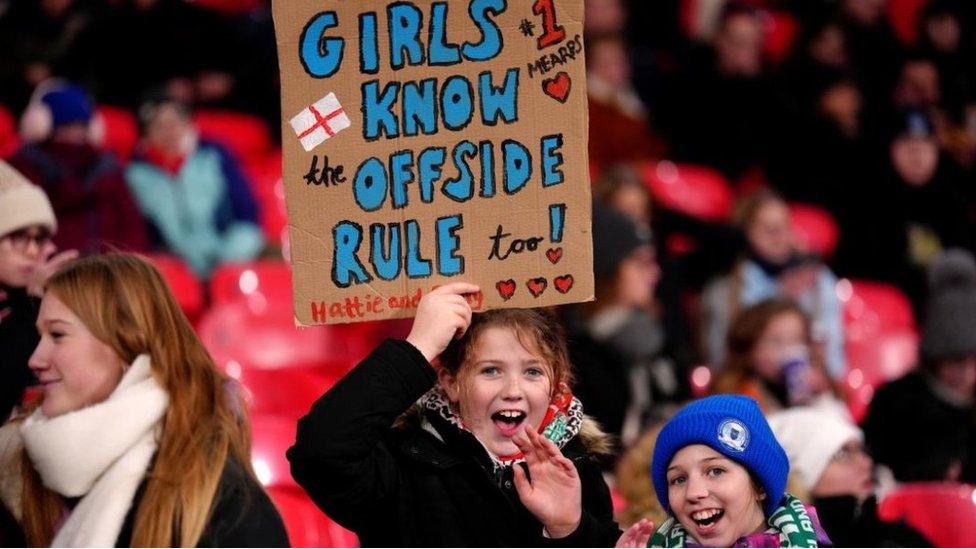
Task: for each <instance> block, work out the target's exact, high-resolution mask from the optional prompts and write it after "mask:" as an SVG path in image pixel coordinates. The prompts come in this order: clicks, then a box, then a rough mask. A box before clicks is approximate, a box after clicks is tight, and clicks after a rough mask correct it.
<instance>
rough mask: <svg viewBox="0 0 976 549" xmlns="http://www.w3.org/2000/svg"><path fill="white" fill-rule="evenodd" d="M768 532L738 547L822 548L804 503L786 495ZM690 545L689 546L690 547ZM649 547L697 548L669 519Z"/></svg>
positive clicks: (675, 523)
mask: <svg viewBox="0 0 976 549" xmlns="http://www.w3.org/2000/svg"><path fill="white" fill-rule="evenodd" d="M766 522H767V523H768V524H769V526H770V528H769V530H767V531H765V532H762V533H759V534H750V535H747V536H744V539H742V540H741V542H744V543H741V542H740V543H736V544H735V546H737V547H771V546H772V545H771V544H769V543H768V542H770V541H773V540H772V539H770V538H772V537H776V538H778V540H779V546H780V547H819V544H818V538H820V536H818V533H819V532H818V527H817V524H816V523H815V522H814V520H813V519H811V518H810V514H809V513H808V512H807V510H806V508H805V507H804V506H803V502H802V501H800V500H799V499H797V498H796V497H794V496H791V495H790V494H786V496H785V497H784V498H783V501H782V503H781V504H780V506H779V507H778V508H777V509H776V511H775V512H774V513H773V514H772V515H770V517H769V519H768V520H767V521H766ZM689 541H690V543H689ZM647 546H648V547H689V546H698V543H697V542H696V541H695V540H694V538H691V539H690V540H689V535H688V532H687V530H685V528H684V526H682V525H681V523H680V522H678V520H677V519H675V518H674V517H671V518H669V519H668V520H666V521H665V522H664V524H662V525H661V526H660V528H658V529H657V531H655V532H654V535H652V536H651V539H650V540H649V541H648V542H647Z"/></svg>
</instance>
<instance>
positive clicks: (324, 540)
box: [268, 486, 383, 547]
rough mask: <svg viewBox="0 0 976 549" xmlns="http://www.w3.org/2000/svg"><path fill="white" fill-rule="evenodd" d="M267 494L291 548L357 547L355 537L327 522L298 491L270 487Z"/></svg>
mask: <svg viewBox="0 0 976 549" xmlns="http://www.w3.org/2000/svg"><path fill="white" fill-rule="evenodd" d="M268 494H269V495H270V496H271V500H272V501H273V502H274V504H275V507H277V508H278V512H280V513H281V518H282V519H284V521H285V529H287V531H288V539H289V541H290V542H291V546H292V547H358V546H359V539H358V538H357V537H356V534H354V533H352V532H350V531H349V530H346V529H345V528H343V527H342V526H339V525H338V524H337V523H335V522H333V521H332V520H331V519H329V517H327V516H326V515H325V514H324V513H323V512H322V511H320V510H319V508H318V507H316V506H315V504H314V503H312V500H311V499H309V497H308V496H307V495H306V494H305V493H304V492H302V491H301V490H298V489H295V488H290V487H286V486H272V487H270V488H268ZM378 520H383V519H382V518H381V517H378Z"/></svg>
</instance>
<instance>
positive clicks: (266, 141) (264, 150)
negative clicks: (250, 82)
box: [193, 110, 271, 164]
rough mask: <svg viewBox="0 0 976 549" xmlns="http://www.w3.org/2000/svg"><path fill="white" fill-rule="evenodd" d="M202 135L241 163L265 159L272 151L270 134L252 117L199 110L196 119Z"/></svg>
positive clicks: (221, 111)
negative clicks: (221, 146)
mask: <svg viewBox="0 0 976 549" xmlns="http://www.w3.org/2000/svg"><path fill="white" fill-rule="evenodd" d="M193 122H194V123H195V124H196V126H197V128H198V129H199V130H200V135H201V136H202V137H205V138H207V139H212V140H214V141H216V142H218V143H220V144H222V145H224V146H225V147H227V148H228V149H230V151H231V152H232V153H234V155H235V156H236V157H237V160H238V161H240V162H242V163H245V164H247V163H251V162H255V161H258V160H261V159H263V158H264V157H266V156H267V155H268V154H269V153H270V152H271V135H270V133H269V132H268V128H267V126H265V124H264V122H263V121H262V120H261V119H260V118H258V117H256V116H253V115H250V114H244V113H239V112H233V111H223V110H200V111H197V112H196V114H194V116H193Z"/></svg>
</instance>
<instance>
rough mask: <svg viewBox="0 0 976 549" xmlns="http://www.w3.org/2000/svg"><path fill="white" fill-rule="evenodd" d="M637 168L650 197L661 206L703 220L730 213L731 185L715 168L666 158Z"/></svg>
mask: <svg viewBox="0 0 976 549" xmlns="http://www.w3.org/2000/svg"><path fill="white" fill-rule="evenodd" d="M640 170H641V172H642V174H643V178H644V182H645V184H646V185H647V186H648V188H649V189H650V191H651V194H652V195H653V197H654V199H655V200H657V201H659V202H660V203H661V204H662V205H664V206H665V207H667V208H670V209H672V210H676V211H678V212H682V213H685V214H687V215H690V216H693V217H696V218H698V219H702V220H704V221H717V222H722V221H728V219H729V217H730V216H731V213H732V202H733V195H732V189H731V188H730V187H729V183H728V181H727V180H726V179H725V177H724V176H723V175H722V174H720V173H719V172H717V171H715V170H713V169H711V168H707V167H705V166H697V165H693V164H675V163H674V162H671V161H670V160H663V161H661V162H653V163H648V164H645V165H644V166H643V167H642V168H640Z"/></svg>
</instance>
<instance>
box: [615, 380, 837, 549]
mask: <svg viewBox="0 0 976 549" xmlns="http://www.w3.org/2000/svg"><path fill="white" fill-rule="evenodd" d="M789 471H790V464H789V460H788V459H787V457H786V452H785V451H784V450H783V448H782V446H780V445H779V443H778V442H777V441H776V437H775V436H774V435H773V432H772V430H771V429H770V428H769V424H768V423H767V422H766V418H764V417H763V415H762V412H761V411H760V410H759V405H758V404H756V401H754V400H752V399H751V398H748V397H744V396H739V395H716V396H711V397H708V398H704V399H701V400H697V401H695V402H692V403H691V404H688V405H687V406H685V407H684V408H682V409H681V410H680V411H679V412H678V413H677V414H676V415H675V416H674V417H673V418H671V420H670V421H669V422H668V423H667V424H666V425H665V426H664V428H663V429H662V430H661V434H660V435H658V439H657V444H656V446H655V448H654V459H653V462H652V464H651V479H652V480H653V482H654V490H655V492H656V494H657V498H658V500H659V501H660V503H661V506H662V507H663V508H664V510H665V511H667V512H668V514H669V517H668V519H667V520H665V521H664V524H662V525H661V526H660V527H659V528H658V529H657V530H656V531H654V533H653V535H650V539H649V541H647V542H646V545H647V547H828V546H830V545H831V543H830V540H829V539H828V538H827V535H826V533H825V532H824V531H823V529H822V528H821V527H820V524H819V522H818V520H817V515H816V512H815V511H814V509H813V508H812V507H807V506H805V505H804V504H803V503H802V502H800V500H798V499H797V498H795V497H793V496H791V495H789V494H787V493H786V477H787V475H788V474H789ZM638 524H640V523H638ZM639 528H643V529H644V531H645V532H647V533H649V528H648V527H647V524H646V523H645V524H644V525H643V526H642V527H641V526H638V525H635V526H634V527H632V530H634V529H639ZM628 534H631V532H630V531H628ZM646 535H647V534H645V536H646ZM624 538H626V539H631V540H639V539H640V538H639V537H638V536H637V535H636V532H635V533H633V534H632V535H631V536H629V537H628V536H627V535H625V536H624ZM645 539H646V537H645ZM641 545H643V544H641Z"/></svg>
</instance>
